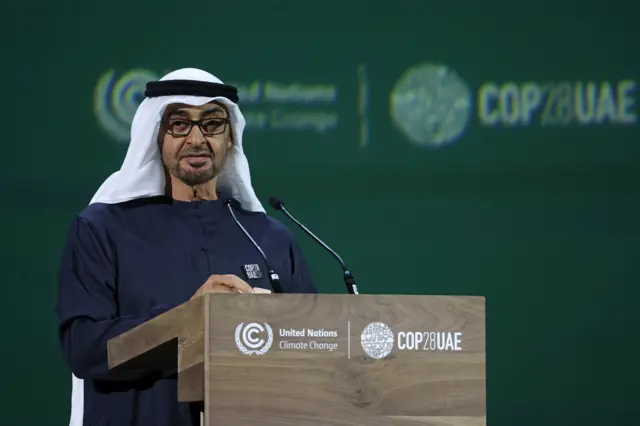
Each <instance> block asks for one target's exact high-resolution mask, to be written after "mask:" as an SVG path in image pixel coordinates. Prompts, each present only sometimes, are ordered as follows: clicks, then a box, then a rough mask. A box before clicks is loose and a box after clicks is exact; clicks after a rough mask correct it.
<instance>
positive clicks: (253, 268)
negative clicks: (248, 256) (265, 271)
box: [242, 263, 262, 280]
mask: <svg viewBox="0 0 640 426" xmlns="http://www.w3.org/2000/svg"><path fill="white" fill-rule="evenodd" d="M242 268H243V269H244V273H245V274H246V276H247V279H248V280H259V279H260V278H262V271H261V270H260V266H258V264H256V263H253V264H251V265H242Z"/></svg>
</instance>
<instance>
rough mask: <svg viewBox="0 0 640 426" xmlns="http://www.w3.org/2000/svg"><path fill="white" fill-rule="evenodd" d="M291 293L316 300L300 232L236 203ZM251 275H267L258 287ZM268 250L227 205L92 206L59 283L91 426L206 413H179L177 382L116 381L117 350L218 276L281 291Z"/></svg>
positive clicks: (140, 376) (65, 331)
mask: <svg viewBox="0 0 640 426" xmlns="http://www.w3.org/2000/svg"><path fill="white" fill-rule="evenodd" d="M232 207H233V211H234V213H235V215H236V218H237V219H238V220H239V221H240V223H242V225H243V226H244V227H245V229H246V230H247V231H248V232H249V234H250V235H251V236H252V238H253V239H254V240H255V241H256V243H257V244H258V245H259V246H260V247H261V248H262V250H263V251H264V253H265V255H266V256H267V259H268V260H269V263H270V265H271V267H272V268H273V269H274V270H275V272H276V273H278V275H279V276H280V282H281V285H282V288H283V291H284V292H286V293H315V292H316V288H315V286H314V284H313V281H312V279H311V276H310V273H309V269H308V267H307V264H306V263H305V260H304V258H303V255H302V253H301V252H300V249H299V247H298V245H297V243H296V242H295V240H294V238H293V235H292V234H291V232H290V231H289V230H288V229H287V228H286V227H285V226H284V225H282V224H281V223H280V222H278V221H277V220H275V219H273V218H271V217H269V216H267V215H265V214H264V213H254V212H248V211H245V210H243V209H241V208H240V206H239V204H238V203H237V202H234V203H232ZM244 265H258V267H259V269H260V271H261V272H262V278H257V279H249V278H248V277H247V275H246V272H245V268H244ZM267 271H268V268H267V266H266V265H265V263H264V261H263V259H262V257H261V256H260V253H259V252H258V250H257V249H256V248H255V247H254V246H253V245H252V243H251V241H250V240H249V239H248V238H247V236H246V235H244V233H243V232H242V230H241V229H240V228H239V227H238V225H237V224H236V223H235V222H234V221H233V218H232V215H231V213H230V211H229V207H228V206H227V205H226V204H225V202H224V199H220V200H216V201H193V202H180V201H173V200H172V199H170V198H168V197H153V198H146V199H139V200H134V201H130V202H126V203H121V204H111V205H110V204H92V205H90V206H88V207H87V208H86V209H85V210H84V211H82V212H81V213H80V214H79V215H78V216H76V217H75V220H74V221H73V223H72V224H71V227H70V229H69V233H68V236H67V242H66V246H65V249H64V253H63V256H62V261H61V267H60V273H59V290H58V302H57V312H58V316H59V320H60V322H59V339H60V345H61V347H62V352H63V354H64V358H65V360H66V362H67V363H68V365H69V367H70V368H71V371H72V372H73V373H74V374H75V375H76V376H77V377H78V378H80V379H84V422H83V425H85V426H146V425H149V426H151V425H153V426H192V425H198V424H199V421H200V413H199V408H198V407H197V406H195V405H194V404H187V403H178V401H177V381H176V377H175V375H172V373H171V372H153V371H126V372H125V371H121V372H117V373H116V372H114V371H110V370H109V367H108V365H107V341H108V340H109V339H111V338H112V337H115V336H118V335H120V334H121V333H123V332H125V331H127V330H129V329H131V328H133V327H135V326H137V325H139V324H141V323H143V322H145V321H148V320H149V319H151V318H153V317H155V316H157V315H159V314H160V313H163V312H166V311H167V310H169V309H171V308H174V307H176V306H178V305H180V304H182V303H184V302H186V301H188V300H189V299H190V298H191V297H192V296H193V294H194V293H195V292H196V291H197V290H198V288H200V286H201V285H202V284H204V282H205V281H206V280H207V279H208V278H209V276H210V275H212V274H233V275H237V276H239V277H240V278H242V279H243V280H245V281H246V282H248V283H249V284H250V285H251V286H252V287H262V288H265V289H271V286H270V284H269V280H268V276H267Z"/></svg>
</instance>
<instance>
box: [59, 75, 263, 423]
mask: <svg viewBox="0 0 640 426" xmlns="http://www.w3.org/2000/svg"><path fill="white" fill-rule="evenodd" d="M160 80H197V81H207V82H211V83H222V81H221V80H220V79H219V78H217V77H215V76H213V75H211V74H209V73H208V72H205V71H202V70H199V69H196V68H182V69H179V70H176V71H173V72H171V73H169V74H167V75H165V76H164V77H162V78H161V79H160ZM211 101H217V102H220V103H222V104H224V105H225V106H226V107H227V110H228V111H229V118H230V121H231V129H232V131H233V146H232V148H231V152H229V155H228V156H227V159H226V162H225V164H224V166H223V168H222V170H221V171H220V174H219V175H218V181H217V189H218V190H222V191H224V192H225V193H227V194H229V195H230V196H231V197H233V198H235V199H236V200H238V201H239V202H240V204H241V205H242V208H244V209H245V210H249V211H255V212H265V210H264V207H263V206H262V204H261V203H260V201H259V200H258V198H257V197H256V194H255V192H254V190H253V187H252V186H251V173H250V172H249V163H248V161H247V158H246V156H245V155H244V151H243V150H242V133H243V131H244V127H245V124H246V122H245V119H244V116H243V115H242V113H241V112H240V108H238V105H237V104H235V103H233V102H232V101H230V100H229V99H227V98H223V97H214V98H207V97H199V96H163V97H158V98H146V99H145V100H144V101H142V103H141V104H140V106H139V107H138V110H137V111H136V114H135V116H134V117H133V122H132V123H131V142H130V143H129V148H128V150H127V155H126V156H125V158H124V161H123V162H122V167H120V170H119V171H117V172H115V173H113V174H112V175H111V176H109V177H108V178H107V180H106V181H105V182H104V183H103V184H102V186H100V188H99V189H98V192H96V193H95V195H94V196H93V198H92V199H91V202H90V203H89V204H93V203H107V204H116V203H122V202H125V201H129V200H133V199H136V198H145V197H154V196H158V195H164V193H165V178H164V176H165V175H164V168H163V165H162V156H161V153H160V150H159V146H158V131H159V129H160V120H161V118H162V114H163V113H164V110H165V108H166V107H167V106H168V105H170V104H176V103H180V104H186V105H191V106H200V105H204V104H206V103H209V102H211ZM83 417H84V380H82V379H79V378H77V377H76V376H75V375H72V391H71V418H70V421H69V426H82V421H83Z"/></svg>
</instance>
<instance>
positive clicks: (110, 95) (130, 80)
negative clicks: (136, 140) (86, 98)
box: [93, 69, 160, 143]
mask: <svg viewBox="0 0 640 426" xmlns="http://www.w3.org/2000/svg"><path fill="white" fill-rule="evenodd" d="M159 78H160V77H159V76H158V75H156V74H155V73H153V72H151V71H148V70H144V69H133V70H130V71H127V72H125V73H124V74H122V75H121V76H120V77H117V76H116V72H115V71H114V70H109V71H106V72H105V73H103V74H102V75H101V76H100V79H99V80H98V84H97V85H96V88H95V91H94V94H93V110H94V113H95V115H96V117H97V119H98V123H99V124H100V127H102V129H104V130H105V131H106V132H107V133H108V134H109V136H111V137H112V138H113V139H114V140H116V141H117V142H119V143H129V140H130V132H131V122H132V121H133V116H134V115H135V113H136V110H137V109H138V106H139V105H140V103H141V102H142V100H143V99H144V91H145V88H146V84H147V83H148V82H149V81H152V80H158V79H159Z"/></svg>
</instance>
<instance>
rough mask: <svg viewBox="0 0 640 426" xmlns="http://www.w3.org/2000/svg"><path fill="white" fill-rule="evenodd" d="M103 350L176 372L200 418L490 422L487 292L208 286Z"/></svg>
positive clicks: (270, 423)
mask: <svg viewBox="0 0 640 426" xmlns="http://www.w3.org/2000/svg"><path fill="white" fill-rule="evenodd" d="M108 354H109V366H110V368H112V369H114V368H118V369H120V368H122V369H127V368H137V367H139V366H140V365H141V364H144V365H145V366H146V367H150V366H153V367H154V368H162V369H173V371H176V372H177V374H178V380H177V386H178V400H179V401H183V402H199V401H200V402H203V403H204V423H203V424H204V426H239V425H242V426H253V425H255V426H258V425H260V426H276V425H277V426H338V425H340V426H351V425H366V426H382V425H385V426H387V425H393V426H396V425H397V426H412V425H415V426H420V425H433V426H458V425H459V426H476V425H485V424H486V402H485V400H486V397H485V394H486V386H485V382H486V375H485V299H484V297H475V296H415V295H338V294H205V295H203V296H201V297H198V298H196V299H192V300H190V301H188V302H186V303H184V304H182V305H180V306H178V307H176V308H174V309H172V310H170V311H168V312H165V313H164V314H162V315H160V316H158V317H156V318H154V319H152V320H150V321H148V322H146V323H144V324H142V325H140V326H138V327H136V328H134V329H132V330H129V331H128V332H126V333H124V334H122V335H120V336H118V337H115V338H113V339H111V340H110V341H109V343H108Z"/></svg>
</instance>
